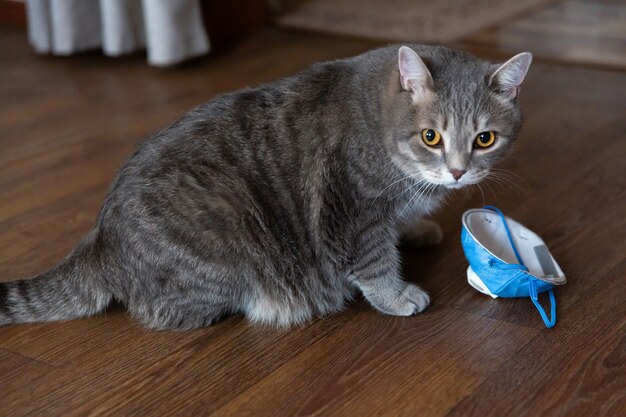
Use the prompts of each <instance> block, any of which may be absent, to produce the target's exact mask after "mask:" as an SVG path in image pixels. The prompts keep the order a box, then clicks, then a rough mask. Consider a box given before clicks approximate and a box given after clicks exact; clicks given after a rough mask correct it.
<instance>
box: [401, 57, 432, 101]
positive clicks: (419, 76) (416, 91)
mask: <svg viewBox="0 0 626 417" xmlns="http://www.w3.org/2000/svg"><path fill="white" fill-rule="evenodd" d="M398 69H399V70H400V84H401V85H402V88H404V89H405V90H406V91H409V92H410V93H411V96H412V97H413V100H416V99H418V98H419V97H420V96H424V95H427V94H428V93H430V92H432V91H434V84H433V78H432V76H431V75H430V71H428V68H426V65H425V64H424V61H422V58H420V56H419V55H418V54H417V53H416V52H415V51H414V50H413V49H411V48H409V47H408V46H402V47H400V49H399V50H398Z"/></svg>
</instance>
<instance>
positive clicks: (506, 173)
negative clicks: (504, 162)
mask: <svg viewBox="0 0 626 417" xmlns="http://www.w3.org/2000/svg"><path fill="white" fill-rule="evenodd" d="M491 170H492V171H494V173H495V174H499V175H501V176H503V177H507V176H508V178H509V179H510V180H511V181H512V182H514V181H513V180H516V181H517V180H519V181H521V182H522V183H524V185H525V186H526V188H527V189H528V190H530V189H532V186H531V185H530V184H529V183H528V181H526V180H525V179H524V178H523V177H522V176H520V175H518V174H516V173H515V172H513V171H509V170H506V169H502V168H492V169H491Z"/></svg>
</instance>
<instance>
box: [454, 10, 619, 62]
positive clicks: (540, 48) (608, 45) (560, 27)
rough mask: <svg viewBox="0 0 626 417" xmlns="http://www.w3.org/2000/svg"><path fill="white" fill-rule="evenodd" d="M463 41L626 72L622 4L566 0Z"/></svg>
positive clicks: (478, 45) (473, 44)
mask: <svg viewBox="0 0 626 417" xmlns="http://www.w3.org/2000/svg"><path fill="white" fill-rule="evenodd" d="M463 42H464V44H465V45H471V46H472V47H478V48H483V49H485V50H500V51H503V52H504V51H506V52H509V53H514V52H521V51H522V50H526V49H528V48H530V49H531V51H532V52H533V53H534V54H535V56H536V57H537V58H540V59H542V60H548V61H557V62H563V63H573V64H583V65H593V66H600V67H608V68H615V69H619V70H626V3H625V2H624V1H623V0H568V1H565V2H562V3H559V4H557V5H555V6H552V7H546V8H544V9H542V10H540V11H537V12H536V13H533V14H530V15H528V16H526V17H522V18H519V19H515V20H514V21H513V22H505V23H498V24H497V25H495V27H494V28H492V29H489V30H486V31H481V32H478V33H476V34H475V35H471V36H468V37H467V38H465V39H464V40H463Z"/></svg>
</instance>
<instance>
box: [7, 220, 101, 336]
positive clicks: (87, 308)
mask: <svg viewBox="0 0 626 417" xmlns="http://www.w3.org/2000/svg"><path fill="white" fill-rule="evenodd" d="M96 233H97V232H96V231H95V230H94V231H92V232H91V233H90V234H88V235H87V236H85V238H84V239H83V240H82V241H81V242H80V244H79V245H78V247H77V248H76V249H75V250H74V251H73V252H72V253H71V254H70V255H69V256H68V257H67V258H66V259H65V260H64V261H62V262H61V263H60V264H58V265H57V266H55V267H54V268H52V269H51V270H49V271H47V272H44V273H43V274H40V275H37V276H35V277H33V278H30V279H23V280H18V281H10V282H0V325H4V324H10V323H27V322H39V321H58V320H69V319H73V318H78V317H83V316H89V315H92V314H95V313H98V312H100V311H102V310H103V309H104V308H105V307H106V306H107V305H108V304H109V303H110V302H111V299H112V298H113V296H112V294H111V291H109V290H108V289H107V288H106V286H105V284H104V281H103V280H102V271H101V270H100V269H101V268H99V266H98V265H99V263H100V262H98V259H100V257H99V256H98V254H97V253H96V249H95V247H94V244H93V242H94V237H95V234H96Z"/></svg>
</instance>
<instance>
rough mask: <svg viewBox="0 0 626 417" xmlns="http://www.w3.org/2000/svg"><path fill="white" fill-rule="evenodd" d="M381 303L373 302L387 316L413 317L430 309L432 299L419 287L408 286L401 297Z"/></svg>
mask: <svg viewBox="0 0 626 417" xmlns="http://www.w3.org/2000/svg"><path fill="white" fill-rule="evenodd" d="M371 301H373V300H371ZM381 301H382V302H380V303H376V302H372V304H373V305H374V307H376V308H377V309H378V310H380V311H381V312H383V313H385V314H390V315H392V316H412V315H414V314H417V313H420V312H422V311H423V310H424V309H425V308H426V307H428V304H430V297H429V296H428V294H426V292H424V290H422V289H421V288H420V287H418V286H417V285H413V284H407V286H406V288H405V289H404V291H402V293H401V294H400V296H397V297H395V298H393V299H386V300H381Z"/></svg>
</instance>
